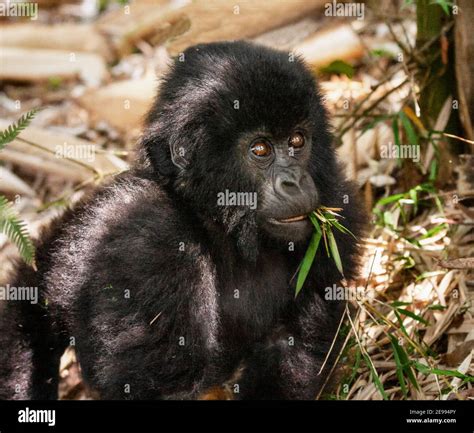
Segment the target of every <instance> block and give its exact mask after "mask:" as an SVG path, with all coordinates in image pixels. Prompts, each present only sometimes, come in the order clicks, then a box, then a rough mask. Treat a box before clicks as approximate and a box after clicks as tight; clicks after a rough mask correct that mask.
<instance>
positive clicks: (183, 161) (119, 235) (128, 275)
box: [0, 42, 365, 399]
mask: <svg viewBox="0 0 474 433" xmlns="http://www.w3.org/2000/svg"><path fill="white" fill-rule="evenodd" d="M138 159H139V161H138V162H137V163H136V165H135V167H134V168H133V169H132V170H131V171H130V172H128V173H125V174H121V175H119V176H117V177H116V178H115V180H114V181H113V182H112V183H111V184H109V185H107V186H104V187H102V188H101V189H100V190H98V191H97V192H96V193H95V194H94V195H93V197H92V198H90V199H89V200H87V201H85V202H83V203H82V204H80V205H79V206H76V207H75V208H74V209H72V210H69V211H68V212H67V213H66V214H65V216H63V217H62V218H61V220H60V221H57V222H56V223H55V224H53V226H54V227H55V228H54V229H53V230H52V231H51V232H50V233H49V234H47V235H45V236H43V239H42V242H41V244H40V245H39V246H38V256H37V262H38V271H37V272H36V273H35V272H33V271H32V270H31V269H29V268H28V267H26V266H22V267H20V269H18V272H17V277H16V280H15V283H14V285H15V286H38V287H39V290H40V293H41V298H42V301H41V302H40V304H41V306H40V304H38V305H37V306H32V305H30V304H27V305H26V304H24V303H18V302H17V303H15V302H13V301H11V302H9V304H8V306H7V307H6V308H5V309H4V310H3V311H2V312H1V323H0V326H1V327H2V328H3V329H1V330H0V335H1V337H0V345H1V346H2V350H3V352H2V355H0V358H1V359H0V361H1V364H0V370H1V371H0V396H1V397H3V398H41V399H43V398H56V397H57V376H58V363H59V358H60V356H61V354H62V353H63V351H64V349H65V347H66V346H67V345H69V344H70V343H71V342H72V343H73V344H75V348H76V351H77V356H78V359H79V362H80V364H81V367H82V373H83V377H84V381H85V382H86V383H87V384H88V385H89V386H90V387H91V388H93V389H94V390H96V391H97V392H98V394H99V396H100V398H103V399H157V398H163V399H196V398H209V390H211V389H214V388H216V387H220V386H221V385H222V384H223V383H228V384H229V383H230V385H231V386H230V389H231V390H232V392H233V398H235V399H313V398H315V397H316V395H317V394H318V391H319V390H320V389H321V386H322V384H323V383H324V381H325V379H326V377H327V374H328V372H329V371H330V368H331V363H332V361H333V359H334V354H335V352H337V345H336V349H333V350H332V351H331V354H332V356H329V358H328V362H326V364H325V370H324V371H323V373H321V374H320V369H321V367H322V366H323V364H324V362H325V359H326V356H327V354H328V352H329V348H330V346H331V344H332V342H333V339H334V337H335V334H336V331H337V328H338V325H339V322H340V319H341V315H342V309H343V304H342V302H341V301H335V300H326V299H325V298H324V289H325V288H326V287H332V286H333V285H334V284H336V285H340V284H341V275H340V274H339V273H338V271H337V269H336V267H335V265H334V263H333V262H332V259H330V258H328V257H327V254H326V252H325V251H324V248H321V249H322V250H323V251H322V252H321V249H320V251H318V253H317V256H316V259H315V262H314V264H313V267H312V269H311V271H310V273H309V275H308V277H307V279H306V282H305V284H304V287H303V289H302V291H301V293H300V294H299V295H298V296H297V297H296V298H295V283H296V278H295V274H296V272H297V270H298V266H299V264H300V263H301V260H302V258H303V256H304V253H305V251H306V248H307V246H308V242H309V239H310V236H311V233H312V228H311V227H312V226H311V222H310V220H309V219H308V214H309V213H310V212H311V211H313V210H314V209H316V208H317V207H318V206H320V205H324V206H330V207H341V208H343V211H342V215H343V216H344V218H345V219H344V221H343V223H344V225H345V226H346V227H347V228H348V229H350V230H351V231H352V232H353V233H355V235H356V236H358V235H359V234H360V230H361V226H362V222H363V220H364V218H365V216H364V213H363V211H362V210H361V208H360V206H359V204H358V201H357V199H356V197H355V190H354V186H353V185H352V184H351V183H349V182H348V181H347V180H346V179H345V178H344V176H343V174H342V171H341V167H340V166H339V165H338V163H337V162H336V158H335V152H334V149H333V147H332V145H331V137H330V134H329V132H328V122H327V116H326V113H325V110H324V108H323V105H322V102H321V98H320V96H319V94H318V90H317V87H316V84H315V82H314V79H313V77H312V74H311V73H310V71H309V70H308V69H307V67H306V66H305V65H304V64H303V62H302V61H301V60H300V59H298V58H293V57H292V56H291V55H289V54H288V53H283V52H278V51H274V50H271V49H268V48H263V47H259V46H256V45H252V44H250V43H246V42H232V43H212V44H206V45H198V46H195V47H192V48H189V49H188V50H186V51H185V52H184V55H183V56H182V57H181V58H179V59H178V60H176V61H175V63H174V65H173V67H172V68H171V70H170V72H169V73H168V74H167V76H166V77H165V78H164V80H163V82H162V84H161V87H160V91H159V95H158V97H157V99H156V101H155V103H154V105H153V107H152V109H151V111H150V114H149V115H148V119H147V123H146V129H145V132H144V136H143V138H142V141H141V145H140V157H139V158H138ZM335 235H336V239H337V243H338V246H339V251H340V255H341V259H342V262H343V264H344V270H345V277H346V278H347V279H348V280H350V279H351V278H352V277H354V276H356V274H357V259H358V257H359V256H360V247H359V246H358V245H357V244H356V242H355V241H354V239H353V238H352V237H350V236H347V235H340V234H337V233H336V234H335ZM12 285H13V284H12ZM18 304H22V305H21V306H19V305H18ZM12 324H14V326H13V325H12ZM4 348H7V349H6V350H4ZM236 372H238V374H236ZM203 396H204V397H203Z"/></svg>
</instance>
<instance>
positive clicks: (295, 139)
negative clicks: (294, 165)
mask: <svg viewBox="0 0 474 433" xmlns="http://www.w3.org/2000/svg"><path fill="white" fill-rule="evenodd" d="M288 145H289V146H290V147H295V148H297V149H298V148H300V147H303V146H304V135H303V134H302V133H301V132H295V133H293V134H291V135H290V138H289V139H288Z"/></svg>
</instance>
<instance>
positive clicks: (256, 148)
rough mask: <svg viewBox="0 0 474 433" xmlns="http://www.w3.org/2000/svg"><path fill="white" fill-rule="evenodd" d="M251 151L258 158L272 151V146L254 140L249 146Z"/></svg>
mask: <svg viewBox="0 0 474 433" xmlns="http://www.w3.org/2000/svg"><path fill="white" fill-rule="evenodd" d="M250 150H251V151H252V153H253V154H254V155H256V156H258V157H260V158H262V157H266V156H269V155H270V154H271V153H272V148H271V147H270V145H269V144H268V143H266V142H265V141H256V142H255V143H253V144H252V146H251V147H250Z"/></svg>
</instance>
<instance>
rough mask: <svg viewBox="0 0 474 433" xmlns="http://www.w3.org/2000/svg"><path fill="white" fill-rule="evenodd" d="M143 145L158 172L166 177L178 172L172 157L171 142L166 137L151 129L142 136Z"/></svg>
mask: <svg viewBox="0 0 474 433" xmlns="http://www.w3.org/2000/svg"><path fill="white" fill-rule="evenodd" d="M141 147H142V149H143V150H144V151H145V154H146V157H147V159H148V160H149V161H150V164H151V166H152V167H153V170H154V171H155V172H156V173H157V174H160V175H162V176H165V177H171V176H173V175H174V174H176V166H175V165H174V163H173V160H172V158H171V152H170V148H169V143H168V140H166V138H165V137H162V136H160V134H159V133H157V132H156V131H152V130H149V131H147V132H145V134H144V135H143V137H142V140H141Z"/></svg>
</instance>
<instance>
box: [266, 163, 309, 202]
mask: <svg viewBox="0 0 474 433" xmlns="http://www.w3.org/2000/svg"><path fill="white" fill-rule="evenodd" d="M275 192H276V193H277V195H279V196H280V197H281V198H283V199H285V200H288V201H291V202H298V203H299V204H300V206H304V207H305V208H306V207H307V208H309V209H314V208H315V207H316V205H317V196H318V195H317V191H316V187H315V185H314V182H313V179H312V178H311V176H310V175H309V173H307V172H306V171H305V170H303V169H301V168H300V167H292V168H286V169H282V170H281V171H280V172H279V173H278V174H277V176H276V177H275ZM309 209H308V210H309Z"/></svg>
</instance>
